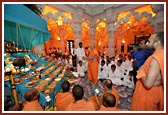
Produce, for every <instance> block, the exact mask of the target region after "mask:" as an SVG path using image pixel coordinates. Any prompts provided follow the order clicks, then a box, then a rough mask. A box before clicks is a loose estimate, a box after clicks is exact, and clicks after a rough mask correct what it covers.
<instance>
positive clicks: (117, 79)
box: [108, 68, 123, 85]
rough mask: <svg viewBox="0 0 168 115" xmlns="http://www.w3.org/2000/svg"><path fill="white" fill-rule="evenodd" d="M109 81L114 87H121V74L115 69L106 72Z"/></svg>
mask: <svg viewBox="0 0 168 115" xmlns="http://www.w3.org/2000/svg"><path fill="white" fill-rule="evenodd" d="M108 76H109V79H110V80H111V81H112V82H113V83H114V84H116V85H122V83H123V82H122V80H121V78H122V77H123V74H122V73H121V72H120V71H119V70H118V69H117V68H116V69H115V71H114V72H113V71H112V70H110V71H109V72H108Z"/></svg>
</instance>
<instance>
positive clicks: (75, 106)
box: [65, 99, 96, 111]
mask: <svg viewBox="0 0 168 115" xmlns="http://www.w3.org/2000/svg"><path fill="white" fill-rule="evenodd" d="M95 110H96V109H95V108H94V106H93V104H92V103H91V102H86V101H85V100H84V99H82V100H79V101H77V102H71V103H70V104H69V105H68V106H67V107H66V108H65V111H95Z"/></svg>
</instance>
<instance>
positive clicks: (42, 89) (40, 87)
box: [35, 85, 44, 91]
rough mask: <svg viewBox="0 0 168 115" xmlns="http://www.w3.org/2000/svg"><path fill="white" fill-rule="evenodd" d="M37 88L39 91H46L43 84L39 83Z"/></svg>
mask: <svg viewBox="0 0 168 115" xmlns="http://www.w3.org/2000/svg"><path fill="white" fill-rule="evenodd" d="M35 88H36V89H37V90H38V91H44V87H43V86H40V85H38V86H36V87H35Z"/></svg>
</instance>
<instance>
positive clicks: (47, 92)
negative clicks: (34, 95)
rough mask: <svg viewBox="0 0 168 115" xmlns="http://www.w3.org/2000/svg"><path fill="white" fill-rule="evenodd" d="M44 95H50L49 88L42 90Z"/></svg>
mask: <svg viewBox="0 0 168 115" xmlns="http://www.w3.org/2000/svg"><path fill="white" fill-rule="evenodd" d="M42 92H43V93H44V94H51V93H52V89H50V88H46V89H44V91H42Z"/></svg>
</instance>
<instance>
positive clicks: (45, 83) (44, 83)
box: [39, 80, 49, 86]
mask: <svg viewBox="0 0 168 115" xmlns="http://www.w3.org/2000/svg"><path fill="white" fill-rule="evenodd" d="M48 82H49V81H47V80H41V81H40V82H39V85H40V86H45V85H48Z"/></svg>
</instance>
